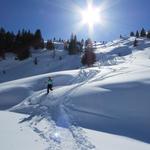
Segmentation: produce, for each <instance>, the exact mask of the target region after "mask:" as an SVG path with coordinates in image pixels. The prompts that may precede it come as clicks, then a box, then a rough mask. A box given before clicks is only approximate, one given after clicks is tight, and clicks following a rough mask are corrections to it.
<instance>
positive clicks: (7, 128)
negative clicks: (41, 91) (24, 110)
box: [0, 111, 47, 150]
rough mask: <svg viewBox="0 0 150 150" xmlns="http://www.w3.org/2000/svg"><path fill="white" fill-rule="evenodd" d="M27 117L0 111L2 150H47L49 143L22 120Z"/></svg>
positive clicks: (0, 144)
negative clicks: (22, 122)
mask: <svg viewBox="0 0 150 150" xmlns="http://www.w3.org/2000/svg"><path fill="white" fill-rule="evenodd" d="M25 116H26V115H21V114H16V113H10V112H3V111H0V123H1V125H0V133H1V134H0V148H1V149H2V150H10V149H11V150H19V149H22V150H26V149H37V150H42V149H46V147H47V143H46V142H45V141H44V140H43V139H42V138H40V136H38V135H37V134H36V133H35V132H33V131H32V130H31V128H30V127H28V126H27V125H26V124H20V123H19V122H20V120H21V119H22V118H24V117H25Z"/></svg>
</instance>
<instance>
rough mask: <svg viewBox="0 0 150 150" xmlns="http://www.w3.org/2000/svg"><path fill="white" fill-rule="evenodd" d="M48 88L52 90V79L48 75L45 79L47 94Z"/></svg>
mask: <svg viewBox="0 0 150 150" xmlns="http://www.w3.org/2000/svg"><path fill="white" fill-rule="evenodd" d="M49 90H51V91H53V81H52V78H51V77H48V81H47V94H48V93H49Z"/></svg>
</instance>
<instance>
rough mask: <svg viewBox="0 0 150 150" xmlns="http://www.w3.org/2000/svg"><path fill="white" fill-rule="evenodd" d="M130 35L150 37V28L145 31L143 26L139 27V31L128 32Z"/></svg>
mask: <svg viewBox="0 0 150 150" xmlns="http://www.w3.org/2000/svg"><path fill="white" fill-rule="evenodd" d="M130 36H131V37H136V38H139V37H147V38H150V30H149V31H146V30H145V29H144V28H142V29H141V31H138V30H137V31H136V32H133V31H132V32H130Z"/></svg>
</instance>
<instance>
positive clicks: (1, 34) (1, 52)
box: [0, 28, 6, 59]
mask: <svg viewBox="0 0 150 150" xmlns="http://www.w3.org/2000/svg"><path fill="white" fill-rule="evenodd" d="M5 34H6V33H5V29H4V28H0V57H2V58H3V59H5V47H6V43H5Z"/></svg>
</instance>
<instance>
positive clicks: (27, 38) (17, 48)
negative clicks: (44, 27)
mask: <svg viewBox="0 0 150 150" xmlns="http://www.w3.org/2000/svg"><path fill="white" fill-rule="evenodd" d="M30 48H34V49H40V48H44V40H43V38H42V34H41V31H40V29H37V30H36V31H35V33H32V32H31V31H30V30H28V31H27V30H25V29H23V30H21V31H20V30H19V31H18V32H17V33H16V34H15V33H13V32H10V31H6V30H5V29H4V28H0V57H2V58H3V59H5V54H6V53H7V52H12V53H14V54H16V58H17V59H19V60H23V59H25V58H28V57H29V56H30Z"/></svg>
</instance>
